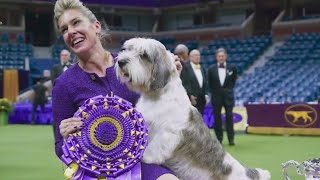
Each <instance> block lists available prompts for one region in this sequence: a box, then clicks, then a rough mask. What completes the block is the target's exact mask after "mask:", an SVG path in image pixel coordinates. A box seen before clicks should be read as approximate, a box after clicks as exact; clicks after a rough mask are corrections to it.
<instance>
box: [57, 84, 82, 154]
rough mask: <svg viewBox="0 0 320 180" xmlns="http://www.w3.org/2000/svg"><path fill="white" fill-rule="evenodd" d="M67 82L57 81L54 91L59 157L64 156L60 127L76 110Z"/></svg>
mask: <svg viewBox="0 0 320 180" xmlns="http://www.w3.org/2000/svg"><path fill="white" fill-rule="evenodd" d="M64 83H65V82H61V81H60V79H59V78H58V79H56V80H55V83H54V86H53V89H52V113H53V120H54V122H53V123H54V124H55V127H56V129H55V132H56V133H55V151H56V154H57V156H58V157H61V155H62V149H61V147H62V145H63V137H62V136H61V134H60V128H59V125H60V123H61V121H62V120H64V119H67V118H70V117H72V116H73V113H74V112H76V109H75V108H74V106H73V101H72V97H71V95H70V94H69V93H68V91H67V90H66V89H65V86H64Z"/></svg>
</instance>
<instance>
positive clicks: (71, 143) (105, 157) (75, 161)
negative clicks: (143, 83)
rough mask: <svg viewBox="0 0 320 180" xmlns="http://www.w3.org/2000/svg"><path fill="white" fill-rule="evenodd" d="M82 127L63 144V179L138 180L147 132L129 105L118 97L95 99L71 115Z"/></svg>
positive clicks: (136, 112)
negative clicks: (81, 122)
mask: <svg viewBox="0 0 320 180" xmlns="http://www.w3.org/2000/svg"><path fill="white" fill-rule="evenodd" d="M74 117H80V118H82V119H83V121H84V127H83V129H81V130H80V131H78V132H75V133H72V134H70V135H69V137H68V138H67V139H66V140H64V145H63V146H62V151H63V155H62V157H61V160H62V161H63V163H64V164H66V165H67V166H68V168H67V169H66V171H65V173H64V175H65V176H66V177H67V178H68V179H74V180H100V179H108V180H113V179H117V180H122V179H123V180H140V179H141V168H140V167H141V166H140V161H141V159H142V155H143V153H144V150H145V148H146V146H147V136H148V130H147V125H146V123H145V121H144V119H143V117H142V115H141V113H139V112H138V111H137V110H136V109H135V108H133V106H132V104H131V103H130V102H128V101H127V100H125V99H122V98H120V97H118V96H115V95H111V96H102V95H100V96H96V97H93V98H90V99H88V100H86V101H85V103H84V104H83V105H82V106H81V107H80V108H79V109H78V111H77V112H76V113H75V114H74Z"/></svg>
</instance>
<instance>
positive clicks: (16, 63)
mask: <svg viewBox="0 0 320 180" xmlns="http://www.w3.org/2000/svg"><path fill="white" fill-rule="evenodd" d="M0 38H1V43H0V69H24V60H25V57H33V47H32V45H31V44H26V43H25V42H24V36H23V35H22V34H18V35H17V36H16V42H10V41H9V33H3V34H1V37H0Z"/></svg>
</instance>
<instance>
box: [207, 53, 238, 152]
mask: <svg viewBox="0 0 320 180" xmlns="http://www.w3.org/2000/svg"><path fill="white" fill-rule="evenodd" d="M216 59H217V64H214V65H212V66H211V67H210V68H209V69H208V85H209V92H210V93H211V102H212V106H213V115H214V121H215V125H214V131H215V134H216V136H217V138H218V140H219V141H220V142H221V143H222V140H223V130H222V120H221V110H222V107H224V109H225V112H226V122H225V126H226V130H227V134H228V140H229V145H231V146H234V145H235V143H234V129H233V115H232V110H233V106H234V93H233V89H234V86H235V83H236V80H237V68H236V67H235V66H233V65H231V64H229V63H227V62H226V60H227V52H226V50H225V49H223V48H219V49H218V50H217V51H216Z"/></svg>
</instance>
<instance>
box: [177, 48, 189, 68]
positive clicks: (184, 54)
mask: <svg viewBox="0 0 320 180" xmlns="http://www.w3.org/2000/svg"><path fill="white" fill-rule="evenodd" d="M174 54H175V55H177V56H178V57H179V58H180V60H181V61H182V62H183V64H184V63H186V62H187V61H188V57H189V48H188V47H187V46H186V45H184V44H178V45H177V46H176V48H175V49H174Z"/></svg>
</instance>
